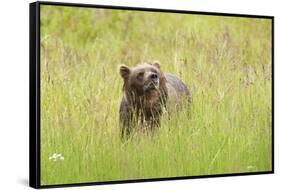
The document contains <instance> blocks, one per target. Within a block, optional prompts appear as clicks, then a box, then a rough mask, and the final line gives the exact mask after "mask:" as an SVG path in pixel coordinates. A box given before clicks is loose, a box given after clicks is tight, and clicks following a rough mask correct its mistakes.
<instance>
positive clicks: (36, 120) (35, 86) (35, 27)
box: [29, 1, 274, 188]
mask: <svg viewBox="0 0 281 190" xmlns="http://www.w3.org/2000/svg"><path fill="white" fill-rule="evenodd" d="M41 5H53V6H70V7H85V8H101V9H117V10H133V11H148V12H169V13H182V14H197V15H217V16H229V17H245V18H262V19H269V20H271V26H272V34H271V35H272V55H271V56H272V170H271V171H261V172H247V173H233V174H217V175H202V176H181V177H171V178H153V179H136V180H121V181H104V182H92V183H72V184H60V185H41V184H40V6H41ZM29 15H30V17H29V35H30V36H29V39H30V41H29V45H30V47H29V48H30V49H29V53H30V54H29V56H30V57H29V59H30V65H29V71H30V73H29V124H30V125H29V185H30V187H33V188H52V187H72V186H88V185H100V184H120V183H135V182H149V181H163V180H180V179H194V178H210V177H227V176H242V175H258V174H273V173H274V16H264V15H248V14H232V13H217V12H200V11H187V10H166V9H156V8H141V7H123V6H109V5H94V4H80V3H61V2H47V1H37V2H34V3H30V4H29Z"/></svg>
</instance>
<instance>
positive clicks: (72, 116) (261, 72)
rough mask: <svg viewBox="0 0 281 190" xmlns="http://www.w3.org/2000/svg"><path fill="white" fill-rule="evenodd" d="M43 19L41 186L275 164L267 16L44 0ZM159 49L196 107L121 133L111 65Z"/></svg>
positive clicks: (155, 55)
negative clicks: (144, 129)
mask: <svg viewBox="0 0 281 190" xmlns="http://www.w3.org/2000/svg"><path fill="white" fill-rule="evenodd" d="M40 23H41V184H42V185H48V184H65V183H82V182H95V181H113V180H127V179H146V178H161V177H175V176H194V175H208V174H227V173H241V172H255V171H270V170H271V169H272V168H271V167H272V163H271V160H272V158H271V154H272V150H271V139H272V136H271V134H272V131H271V130H272V128H271V125H272V115H271V112H272V105H271V97H272V86H271V83H272V81H271V73H272V70H271V68H272V63H271V20H267V19H253V18H252V19H249V18H237V17H221V16H203V15H190V14H174V13H173V14H169V13H151V12H146V13H144V12H135V11H134V12H132V11H117V10H114V11H111V10H98V9H89V8H71V7H54V6H52V7H50V6H46V5H43V6H42V7H41V22H40ZM155 59H157V60H160V61H161V67H162V70H163V71H165V72H169V73H173V74H176V75H178V76H179V77H181V78H182V79H183V81H185V83H186V84H187V85H188V86H189V88H190V91H191V93H192V99H193V101H192V104H191V108H190V109H189V112H187V109H183V110H181V111H180V112H179V113H174V114H172V115H171V116H170V117H168V116H167V115H166V114H164V115H163V117H162V125H161V128H160V129H159V130H158V131H157V132H156V133H155V134H154V135H147V134H142V133H137V134H134V136H133V138H131V139H130V140H128V141H127V142H126V143H122V142H121V140H120V138H119V137H120V136H119V121H118V117H119V115H118V114H119V104H120V100H121V96H122V90H121V89H122V82H123V81H122V79H121V77H120V76H119V73H118V71H117V66H118V65H119V64H121V63H124V64H127V65H129V66H134V65H136V64H139V63H142V62H143V61H147V60H155ZM54 153H60V154H62V156H63V157H64V159H63V160H60V159H58V160H56V161H55V160H54V159H49V157H50V156H52V155H53V154H54Z"/></svg>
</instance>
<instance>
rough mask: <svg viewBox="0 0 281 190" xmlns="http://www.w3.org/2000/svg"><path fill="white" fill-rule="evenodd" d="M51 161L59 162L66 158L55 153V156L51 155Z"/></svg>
mask: <svg viewBox="0 0 281 190" xmlns="http://www.w3.org/2000/svg"><path fill="white" fill-rule="evenodd" d="M49 160H52V161H54V162H56V161H58V160H64V157H63V156H62V154H57V153H54V154H53V155H51V156H50V157H49Z"/></svg>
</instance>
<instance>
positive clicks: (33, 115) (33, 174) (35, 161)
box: [29, 2, 40, 188]
mask: <svg viewBox="0 0 281 190" xmlns="http://www.w3.org/2000/svg"><path fill="white" fill-rule="evenodd" d="M39 19H40V16H39V3H38V2H34V3H30V4H29V186H30V187H33V188H39V187H40V129H39V126H40V124H39V123H38V122H39V121H40V116H39V114H38V108H39V109H40V105H39V102H38V90H39V89H38V83H40V79H39V78H38V71H39V70H38V69H39V61H40V54H39V53H38V50H39V49H38V45H40V42H39V37H40V36H39V34H40V33H39V27H40V26H39V25H40V22H39ZM39 51H40V50H39Z"/></svg>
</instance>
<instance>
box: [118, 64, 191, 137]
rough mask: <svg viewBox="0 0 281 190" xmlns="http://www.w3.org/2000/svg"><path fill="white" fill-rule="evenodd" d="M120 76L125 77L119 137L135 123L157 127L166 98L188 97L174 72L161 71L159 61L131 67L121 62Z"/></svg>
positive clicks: (134, 125)
mask: <svg viewBox="0 0 281 190" xmlns="http://www.w3.org/2000/svg"><path fill="white" fill-rule="evenodd" d="M120 75H121V76H122V78H123V80H124V85H123V91H124V95H123V97H122V101H121V105H120V123H121V134H122V137H128V136H129V135H130V133H131V131H132V130H133V129H134V128H135V127H136V126H137V125H138V126H140V127H141V128H150V129H154V128H157V127H159V126H160V118H161V115H162V112H163V108H164V107H166V104H167V100H169V99H170V100H172V99H173V98H174V99H175V100H177V99H178V98H179V96H186V97H187V98H188V100H189V97H190V94H189V91H188V89H187V88H186V86H185V84H184V83H183V82H182V81H181V80H180V79H178V78H177V77H175V76H173V75H169V74H164V73H163V72H162V71H161V69H160V63H159V62H158V61H155V62H153V63H152V64H150V63H145V64H142V65H138V66H136V67H134V68H129V67H127V66H125V65H121V66H120ZM167 79H168V80H167ZM169 96H170V97H169ZM172 104H176V103H175V102H173V103H172Z"/></svg>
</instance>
